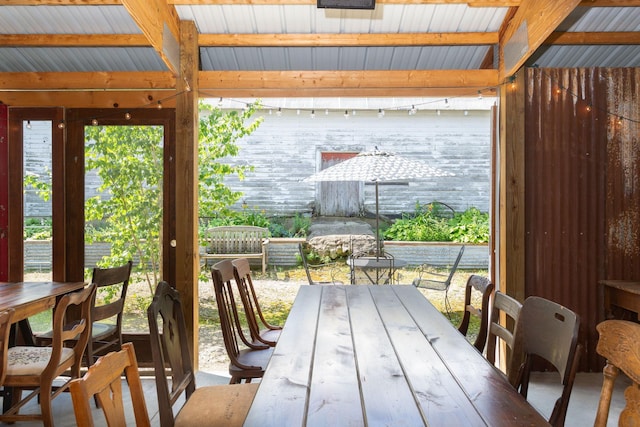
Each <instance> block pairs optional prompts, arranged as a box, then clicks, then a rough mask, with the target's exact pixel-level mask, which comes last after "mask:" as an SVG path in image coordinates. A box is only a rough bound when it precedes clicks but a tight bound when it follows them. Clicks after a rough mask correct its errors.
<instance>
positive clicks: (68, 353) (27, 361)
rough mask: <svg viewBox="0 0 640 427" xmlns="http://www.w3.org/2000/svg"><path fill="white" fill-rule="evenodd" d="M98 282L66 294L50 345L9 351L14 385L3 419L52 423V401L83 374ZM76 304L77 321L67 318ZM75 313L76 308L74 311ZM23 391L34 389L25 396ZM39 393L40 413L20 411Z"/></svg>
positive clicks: (7, 380)
mask: <svg viewBox="0 0 640 427" xmlns="http://www.w3.org/2000/svg"><path fill="white" fill-rule="evenodd" d="M95 290H96V285H94V284H91V285H89V286H88V287H86V288H85V289H84V290H82V291H79V292H73V293H70V294H67V295H64V296H63V297H62V298H61V299H60V301H59V302H58V304H57V305H56V307H55V310H54V313H53V337H52V338H53V339H52V343H51V346H50V347H41V346H15V347H11V348H9V349H8V350H7V351H6V353H5V354H6V358H3V359H4V360H3V363H2V368H3V370H5V368H6V372H3V373H2V374H0V378H2V376H4V383H3V385H4V386H5V387H12V388H13V396H12V399H11V408H10V409H9V410H7V411H5V412H4V413H3V414H0V421H2V422H14V421H24V420H42V422H43V424H44V425H45V426H52V425H53V414H52V411H51V401H52V400H53V399H54V398H55V397H56V396H58V395H59V394H60V393H62V392H63V391H64V390H66V389H68V387H69V383H70V381H71V380H72V379H75V378H79V377H80V366H81V364H82V356H83V354H84V351H85V348H86V346H87V341H88V340H89V334H90V327H89V322H90V319H91V317H90V316H91V315H90V312H91V299H92V298H93V296H94V294H95ZM72 307H77V308H78V310H77V316H78V317H77V318H78V319H79V320H77V321H67V320H66V318H67V314H68V312H70V309H71V308H72ZM73 312H74V313H76V311H75V310H74V311H73ZM5 373H6V375H5ZM63 375H64V376H67V377H69V378H68V379H67V380H66V381H65V382H64V383H63V384H62V385H58V386H56V387H55V388H54V387H52V383H53V381H54V379H56V378H57V377H61V376H63ZM22 390H32V391H31V392H30V393H29V395H28V396H27V397H25V398H24V399H22ZM36 396H38V398H39V400H40V408H41V413H40V414H20V413H19V411H20V409H21V408H22V407H23V406H24V405H25V404H26V403H27V402H29V401H30V400H31V399H33V398H34V397H36Z"/></svg>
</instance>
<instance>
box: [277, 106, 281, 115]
mask: <svg viewBox="0 0 640 427" xmlns="http://www.w3.org/2000/svg"><path fill="white" fill-rule="evenodd" d="M281 115H282V107H278V111H276V116H278V117H280V116H281Z"/></svg>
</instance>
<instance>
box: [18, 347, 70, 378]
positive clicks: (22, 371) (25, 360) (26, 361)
mask: <svg viewBox="0 0 640 427" xmlns="http://www.w3.org/2000/svg"><path fill="white" fill-rule="evenodd" d="M51 350H52V348H51V347H23V346H17V347H11V348H10V349H9V350H8V351H7V377H11V376H21V375H40V374H42V371H44V369H45V368H46V367H47V364H48V363H49V360H50V359H51ZM73 355H74V353H73V349H72V348H63V349H62V356H61V358H60V363H59V365H63V364H64V363H65V362H67V361H68V360H69V359H72V358H73Z"/></svg>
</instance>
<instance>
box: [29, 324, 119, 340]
mask: <svg viewBox="0 0 640 427" xmlns="http://www.w3.org/2000/svg"><path fill="white" fill-rule="evenodd" d="M73 325H75V322H74V323H71V324H69V327H71V326H73ZM116 328H117V325H116V324H113V323H100V322H94V323H93V325H92V326H91V337H92V338H94V339H95V338H99V337H102V336H105V335H111V334H112V333H114V332H115V331H116ZM52 337H53V331H47V332H44V333H42V334H38V336H37V338H36V339H37V340H51V338H52Z"/></svg>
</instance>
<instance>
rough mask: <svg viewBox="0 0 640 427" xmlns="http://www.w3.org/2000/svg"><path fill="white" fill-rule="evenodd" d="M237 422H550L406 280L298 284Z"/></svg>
mask: <svg viewBox="0 0 640 427" xmlns="http://www.w3.org/2000/svg"><path fill="white" fill-rule="evenodd" d="M244 425H245V426H246V427H253V426H273V427H280V426H288V427H291V426H318V425H323V426H422V425H425V426H426V425H429V426H453V425H464V426H492V427H497V426H510V427H511V426H536V425H548V423H547V421H546V420H545V419H544V418H543V417H542V416H541V415H540V414H539V413H538V412H537V411H536V410H535V409H534V408H533V407H532V406H531V405H530V404H529V403H528V402H527V401H526V400H525V399H524V398H523V397H522V396H521V395H520V394H519V393H517V392H516V390H515V389H514V388H513V387H511V385H510V384H509V383H508V381H507V379H506V378H505V377H504V375H503V374H502V373H501V372H500V371H498V370H497V369H496V368H495V367H494V366H492V365H491V364H490V363H489V362H487V360H486V359H485V358H484V357H483V356H482V354H480V353H479V352H478V351H477V350H476V349H475V348H474V347H473V346H472V345H471V344H470V343H469V342H467V340H466V339H465V337H464V336H462V334H460V333H459V332H458V331H457V330H456V329H455V328H454V327H453V326H452V325H451V323H450V322H449V321H448V319H447V318H446V317H444V316H443V315H442V314H441V313H440V312H439V311H438V310H437V309H436V308H435V307H434V306H433V305H432V304H431V303H430V302H429V301H428V300H427V299H426V298H425V297H424V296H423V294H422V293H421V292H420V291H419V290H418V289H416V288H415V287H413V286H410V285H409V286H405V285H392V286H374V285H355V286H354V285H347V286H331V285H330V286H320V285H318V286H302V287H300V290H299V292H298V295H297V296H296V299H295V302H294V304H293V306H292V308H291V312H290V314H289V316H288V318H287V321H286V323H285V326H284V329H283V331H282V334H281V335H280V338H279V339H278V343H277V345H276V347H275V349H274V352H273V355H272V357H271V360H270V362H269V364H268V366H267V369H266V371H265V374H264V378H263V379H262V380H261V382H260V385H259V387H258V391H257V394H256V397H255V399H254V401H253V403H252V405H251V408H250V410H249V413H248V415H247V418H246V420H245V423H244Z"/></svg>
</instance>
